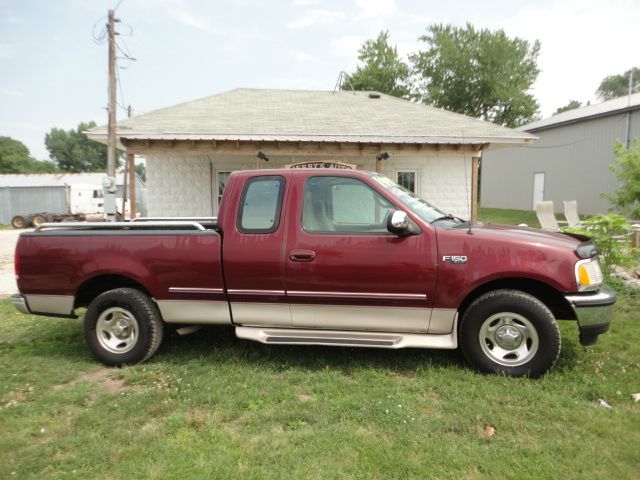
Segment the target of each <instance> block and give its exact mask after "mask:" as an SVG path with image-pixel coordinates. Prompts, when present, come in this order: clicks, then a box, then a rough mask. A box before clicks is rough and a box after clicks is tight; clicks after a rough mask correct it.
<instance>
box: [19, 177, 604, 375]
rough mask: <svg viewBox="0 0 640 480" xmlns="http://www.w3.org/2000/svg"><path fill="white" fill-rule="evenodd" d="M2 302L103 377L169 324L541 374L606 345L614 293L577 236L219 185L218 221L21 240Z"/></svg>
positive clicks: (340, 194) (325, 194)
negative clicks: (566, 347)
mask: <svg viewBox="0 0 640 480" xmlns="http://www.w3.org/2000/svg"><path fill="white" fill-rule="evenodd" d="M15 268H16V278H17V282H18V287H19V290H20V294H17V295H14V296H13V302H14V304H15V305H16V307H17V308H18V309H19V310H20V311H22V312H24V313H32V314H41V315H48V316H61V317H72V318H73V317H75V310H76V309H78V308H80V307H86V308H87V310H86V314H85V319H84V325H85V336H86V342H87V344H88V346H89V348H90V350H91V351H92V352H93V354H94V355H95V356H96V357H97V358H98V359H99V360H100V361H102V362H104V363H105V364H107V365H123V364H132V363H137V362H141V361H144V360H146V359H148V358H149V357H151V356H152V355H153V354H154V352H155V351H156V350H157V348H158V346H159V345H160V342H161V341H162V335H163V329H164V326H165V324H181V325H212V324H216V325H229V326H232V327H233V328H235V331H236V335H237V336H238V337H239V338H243V339H248V340H255V341H258V342H262V343H268V344H298V345H341V346H350V347H379V348H404V347H413V348H446V349H455V348H458V346H460V347H461V349H462V351H463V352H464V354H465V356H466V357H467V359H468V360H469V361H470V362H471V364H473V365H474V366H475V367H476V368H477V369H479V370H482V371H485V372H495V373H503V374H507V375H512V376H523V375H528V376H532V377H534V376H539V375H541V374H543V373H544V372H546V371H547V370H548V369H549V368H551V367H552V365H553V364H554V362H555V361H556V359H557V358H558V355H559V352H560V333H559V330H558V325H557V322H556V319H566V320H574V321H576V320H577V324H578V328H579V335H580V342H581V343H582V344H583V345H589V344H592V343H594V342H595V341H596V340H597V338H598V335H599V334H601V333H603V332H605V331H607V330H608V328H609V324H610V322H611V318H612V306H613V304H614V302H615V295H614V294H613V292H612V291H611V290H610V289H609V288H607V287H606V286H605V285H604V284H603V283H602V273H601V270H600V265H599V263H598V258H597V250H596V248H594V246H593V244H592V243H591V242H590V241H588V239H587V238H586V237H578V236H576V235H569V234H561V233H548V232H543V231H541V230H537V229H531V228H518V227H512V226H506V225H493V224H483V223H473V222H469V221H463V220H461V219H459V218H456V217H454V216H452V215H449V214H446V213H443V212H441V211H440V210H438V209H437V208H435V207H433V206H432V205H430V204H429V203H427V202H425V201H424V200H422V199H420V198H418V197H416V196H415V195H414V194H413V193H411V192H409V191H407V190H405V189H403V188H402V187H400V186H398V185H396V184H395V183H393V182H392V181H391V180H389V179H388V178H386V177H384V176H381V175H379V174H375V173H369V172H363V171H352V170H312V169H300V170H298V169H289V170H287V169H284V170H257V171H242V172H236V173H233V174H232V175H231V176H230V178H229V181H228V184H227V187H226V189H225V192H224V195H223V197H222V202H221V205H220V209H219V216H218V217H217V219H209V220H206V219H196V220H191V221H189V220H187V219H185V220H184V221H148V222H134V223H116V224H105V223H103V224H84V223H76V224H66V225H65V224H51V225H47V224H45V225H44V226H41V227H40V228H39V229H37V230H36V231H35V232H32V233H23V234H22V235H21V236H20V239H19V241H18V245H17V247H16V256H15Z"/></svg>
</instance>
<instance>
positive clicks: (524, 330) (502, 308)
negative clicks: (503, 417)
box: [460, 290, 560, 377]
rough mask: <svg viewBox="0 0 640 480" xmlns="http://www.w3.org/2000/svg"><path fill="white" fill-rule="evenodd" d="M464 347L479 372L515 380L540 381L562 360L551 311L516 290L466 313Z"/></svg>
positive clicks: (484, 299) (486, 298) (492, 295)
mask: <svg viewBox="0 0 640 480" xmlns="http://www.w3.org/2000/svg"><path fill="white" fill-rule="evenodd" d="M460 344H461V346H462V351H463V352H464V354H465V356H466V357H467V359H468V360H469V361H470V362H471V363H472V364H473V365H474V366H475V367H476V368H477V369H478V370H481V371H483V372H488V373H501V374H506V375H510V376H513V377H521V376H529V377H538V376H540V375H543V374H544V373H545V372H547V371H548V370H549V369H550V368H551V367H552V366H553V364H554V363H555V361H556V360H557V358H558V355H559V354H560V331H559V329H558V325H557V323H556V320H555V318H554V317H553V314H552V313H551V311H550V310H549V309H548V308H547V306H546V305H544V304H543V303H542V302H541V301H540V300H538V299H537V298H535V297H533V296H531V295H529V294H527V293H524V292H521V291H518V290H496V291H494V292H489V293H486V294H484V295H482V296H481V297H479V298H478V299H476V300H475V301H474V302H473V303H472V304H471V305H470V306H469V307H468V308H467V310H466V311H465V313H464V315H463V317H462V322H461V327H460Z"/></svg>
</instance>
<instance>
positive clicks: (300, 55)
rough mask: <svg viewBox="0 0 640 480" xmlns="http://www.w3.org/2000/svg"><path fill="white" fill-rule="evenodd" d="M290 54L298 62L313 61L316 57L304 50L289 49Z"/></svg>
mask: <svg viewBox="0 0 640 480" xmlns="http://www.w3.org/2000/svg"><path fill="white" fill-rule="evenodd" d="M289 56H290V57H291V58H293V59H294V60H295V61H296V62H300V63H305V62H311V61H314V60H315V57H314V56H313V55H310V54H308V53H306V52H302V51H300V50H289Z"/></svg>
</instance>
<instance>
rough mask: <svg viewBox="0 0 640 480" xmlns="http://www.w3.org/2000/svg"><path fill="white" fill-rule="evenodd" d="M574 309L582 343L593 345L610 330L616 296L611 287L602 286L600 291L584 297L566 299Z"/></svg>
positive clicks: (577, 296) (576, 296)
mask: <svg viewBox="0 0 640 480" xmlns="http://www.w3.org/2000/svg"><path fill="white" fill-rule="evenodd" d="M565 298H566V299H567V301H568V302H569V303H570V304H571V306H572V307H573V310H574V312H575V313H576V318H577V319H578V327H579V328H580V343H581V344H582V345H592V344H594V343H596V340H598V335H600V334H601V333H604V332H606V331H607V330H609V325H610V324H611V321H612V320H613V304H614V303H616V294H615V292H614V291H613V290H611V288H610V287H608V286H606V285H602V287H601V288H600V291H598V292H594V293H590V294H584V295H567V296H566V297H565Z"/></svg>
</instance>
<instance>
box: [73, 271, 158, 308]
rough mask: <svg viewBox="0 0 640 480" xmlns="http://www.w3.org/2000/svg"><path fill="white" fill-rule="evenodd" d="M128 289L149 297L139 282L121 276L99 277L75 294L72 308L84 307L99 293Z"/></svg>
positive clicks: (82, 286) (81, 287) (88, 282)
mask: <svg viewBox="0 0 640 480" xmlns="http://www.w3.org/2000/svg"><path fill="white" fill-rule="evenodd" d="M122 287H129V288H135V289H136V290H140V291H141V292H143V293H145V294H147V295H149V296H151V295H150V294H149V291H148V290H147V289H146V288H145V287H144V286H143V285H142V284H140V283H139V282H136V281H135V280H133V279H131V278H129V277H125V276H123V275H100V276H98V277H93V278H92V279H90V280H87V281H86V282H84V283H83V284H82V285H81V286H80V288H79V289H78V292H77V293H76V300H75V304H74V308H78V307H86V306H87V305H89V304H90V303H91V301H92V300H93V299H94V298H96V297H97V296H98V295H100V294H101V293H104V292H106V291H108V290H113V289H115V288H122Z"/></svg>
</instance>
